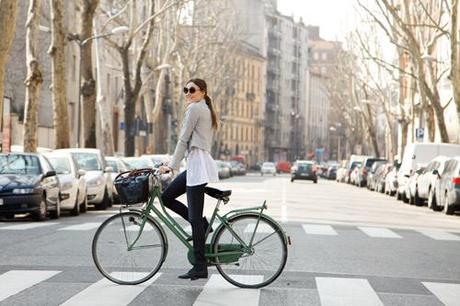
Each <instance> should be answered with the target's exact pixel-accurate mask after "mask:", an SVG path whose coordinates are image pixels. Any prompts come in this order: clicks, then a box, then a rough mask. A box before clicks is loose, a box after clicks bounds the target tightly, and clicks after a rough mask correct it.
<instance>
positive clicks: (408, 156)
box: [396, 143, 460, 200]
mask: <svg viewBox="0 0 460 306" xmlns="http://www.w3.org/2000/svg"><path fill="white" fill-rule="evenodd" d="M439 155H444V156H458V155H460V145H457V144H449V143H411V144H408V145H406V148H405V149H404V156H403V159H402V161H401V167H400V168H399V172H398V190H397V192H396V196H397V198H398V200H404V199H403V197H405V188H406V184H407V181H408V179H409V176H410V174H411V172H412V171H415V170H416V168H417V164H427V163H428V162H430V161H431V160H432V159H433V158H435V157H436V156H439Z"/></svg>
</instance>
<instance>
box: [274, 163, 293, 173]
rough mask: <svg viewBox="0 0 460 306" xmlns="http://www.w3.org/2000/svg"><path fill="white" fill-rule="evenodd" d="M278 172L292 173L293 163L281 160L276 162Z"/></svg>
mask: <svg viewBox="0 0 460 306" xmlns="http://www.w3.org/2000/svg"><path fill="white" fill-rule="evenodd" d="M276 172H277V173H290V172H291V163H290V162H287V161H279V162H277V163H276Z"/></svg>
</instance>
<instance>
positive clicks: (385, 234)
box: [358, 226, 401, 238]
mask: <svg viewBox="0 0 460 306" xmlns="http://www.w3.org/2000/svg"><path fill="white" fill-rule="evenodd" d="M358 228H359V229H360V230H361V231H363V232H364V233H365V234H366V235H368V236H370V237H377V238H401V236H399V235H398V234H396V233H395V232H393V231H391V230H389V229H387V228H383V227H361V226H359V227H358Z"/></svg>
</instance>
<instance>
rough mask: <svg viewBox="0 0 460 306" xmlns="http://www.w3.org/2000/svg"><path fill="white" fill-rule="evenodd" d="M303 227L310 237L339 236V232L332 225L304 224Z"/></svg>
mask: <svg viewBox="0 0 460 306" xmlns="http://www.w3.org/2000/svg"><path fill="white" fill-rule="evenodd" d="M302 227H303V230H304V231H305V233H307V234H309V235H328V236H335V235H337V232H336V231H335V230H334V229H333V228H332V226H330V225H320V224H302Z"/></svg>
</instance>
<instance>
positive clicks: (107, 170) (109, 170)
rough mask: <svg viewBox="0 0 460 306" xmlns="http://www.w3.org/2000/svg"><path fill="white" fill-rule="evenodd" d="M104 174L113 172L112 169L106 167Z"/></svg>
mask: <svg viewBox="0 0 460 306" xmlns="http://www.w3.org/2000/svg"><path fill="white" fill-rule="evenodd" d="M104 172H113V168H112V167H105V169H104Z"/></svg>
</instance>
